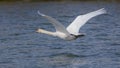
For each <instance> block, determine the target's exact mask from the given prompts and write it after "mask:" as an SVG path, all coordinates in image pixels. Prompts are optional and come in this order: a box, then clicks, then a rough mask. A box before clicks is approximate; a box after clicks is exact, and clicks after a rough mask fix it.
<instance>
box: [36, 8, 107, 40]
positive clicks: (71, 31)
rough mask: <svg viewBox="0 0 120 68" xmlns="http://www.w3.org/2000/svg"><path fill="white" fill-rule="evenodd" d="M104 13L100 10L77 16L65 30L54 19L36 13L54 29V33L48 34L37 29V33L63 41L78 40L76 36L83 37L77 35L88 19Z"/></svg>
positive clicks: (103, 10)
mask: <svg viewBox="0 0 120 68" xmlns="http://www.w3.org/2000/svg"><path fill="white" fill-rule="evenodd" d="M105 13H106V10H105V9H104V8H102V9H99V10H97V11H94V12H90V13H87V14H85V15H79V16H77V17H76V19H75V20H74V21H73V22H72V23H71V24H70V25H69V26H68V27H67V28H65V27H64V25H62V24H61V23H60V22H59V21H57V20H56V19H54V18H52V17H50V16H47V15H45V14H42V13H40V12H39V11H38V14H39V15H41V16H42V17H44V18H46V19H47V20H48V21H50V23H51V24H53V26H54V27H55V29H56V32H50V31H46V30H43V29H38V30H37V32H39V33H44V34H48V35H52V36H57V37H59V38H62V39H65V40H74V39H76V38H78V36H80V35H81V36H83V34H81V33H79V30H80V28H81V27H82V26H83V25H84V24H85V23H86V22H87V21H88V20H89V19H91V18H93V17H95V16H98V15H101V14H105Z"/></svg>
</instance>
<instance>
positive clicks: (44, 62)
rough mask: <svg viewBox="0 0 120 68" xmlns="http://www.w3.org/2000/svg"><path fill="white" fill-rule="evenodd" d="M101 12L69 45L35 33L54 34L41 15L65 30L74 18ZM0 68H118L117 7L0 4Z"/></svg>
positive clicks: (119, 17) (119, 10)
mask: <svg viewBox="0 0 120 68" xmlns="http://www.w3.org/2000/svg"><path fill="white" fill-rule="evenodd" d="M100 8H105V9H106V10H107V12H108V14H106V15H101V16H97V17H95V18H92V19H91V20H89V21H88V23H87V24H85V25H84V26H83V27H82V28H81V30H80V32H83V33H86V36H84V37H81V38H78V39H77V40H73V41H65V40H62V39H60V38H57V37H52V36H48V35H44V34H39V33H36V30H37V29H38V28H43V29H46V30H50V31H55V29H54V27H53V26H52V25H51V24H50V23H49V22H48V21H47V20H46V19H44V18H42V17H40V16H39V15H38V14H37V11H38V10H39V11H41V12H42V13H44V14H47V15H50V16H52V17H54V18H56V19H57V20H59V21H60V22H61V23H62V24H64V25H65V26H66V27H67V25H69V24H70V23H71V22H72V21H73V20H74V19H75V17H76V16H78V15H80V14H85V13H88V12H91V11H95V10H98V9H100ZM0 68H120V4H119V3H102V2H101V3H99V2H69V3H67V2H62V3H58V2H46V3H45V2H41V3H36V2H33V3H19V2H16V3H0Z"/></svg>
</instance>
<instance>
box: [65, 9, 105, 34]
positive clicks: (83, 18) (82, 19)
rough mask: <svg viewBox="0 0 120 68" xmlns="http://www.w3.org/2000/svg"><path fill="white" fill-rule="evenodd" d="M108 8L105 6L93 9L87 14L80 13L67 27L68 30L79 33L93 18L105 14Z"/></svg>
mask: <svg viewBox="0 0 120 68" xmlns="http://www.w3.org/2000/svg"><path fill="white" fill-rule="evenodd" d="M105 13H106V10H105V9H104V8H102V9H99V10H97V11H93V12H90V13H87V14H85V15H79V16H77V17H76V19H75V20H74V21H73V22H72V23H71V24H70V25H69V26H68V27H67V31H68V32H69V33H71V34H75V35H78V34H79V29H80V28H81V27H82V26H83V25H84V24H85V23H86V22H87V21H88V20H89V19H91V18H93V17H95V16H98V15H101V14H105Z"/></svg>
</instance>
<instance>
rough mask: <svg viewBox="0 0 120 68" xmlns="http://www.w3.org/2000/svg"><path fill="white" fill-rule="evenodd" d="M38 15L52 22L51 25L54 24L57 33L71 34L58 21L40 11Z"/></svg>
mask: <svg viewBox="0 0 120 68" xmlns="http://www.w3.org/2000/svg"><path fill="white" fill-rule="evenodd" d="M38 14H39V15H41V16H42V17H44V18H46V19H47V20H48V21H50V23H52V24H53V26H54V27H55V29H56V31H60V32H63V33H66V34H69V33H68V31H67V30H66V28H65V27H64V26H63V25H62V24H61V23H60V22H59V21H57V20H56V19H54V18H52V17H50V16H48V15H45V14H42V13H40V12H39V11H38Z"/></svg>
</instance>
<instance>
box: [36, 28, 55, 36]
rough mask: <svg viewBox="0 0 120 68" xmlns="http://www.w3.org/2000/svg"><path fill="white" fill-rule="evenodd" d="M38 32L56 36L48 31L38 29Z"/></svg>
mask: <svg viewBox="0 0 120 68" xmlns="http://www.w3.org/2000/svg"><path fill="white" fill-rule="evenodd" d="M37 32H38V33H43V34H48V35H52V36H56V34H55V32H50V31H47V30H44V29H38V30H37Z"/></svg>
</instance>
